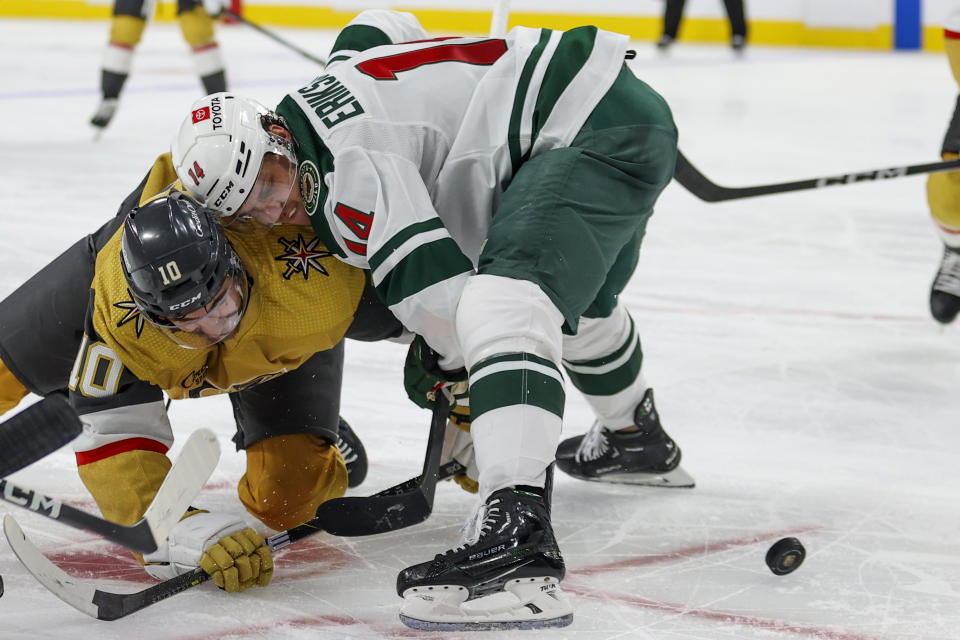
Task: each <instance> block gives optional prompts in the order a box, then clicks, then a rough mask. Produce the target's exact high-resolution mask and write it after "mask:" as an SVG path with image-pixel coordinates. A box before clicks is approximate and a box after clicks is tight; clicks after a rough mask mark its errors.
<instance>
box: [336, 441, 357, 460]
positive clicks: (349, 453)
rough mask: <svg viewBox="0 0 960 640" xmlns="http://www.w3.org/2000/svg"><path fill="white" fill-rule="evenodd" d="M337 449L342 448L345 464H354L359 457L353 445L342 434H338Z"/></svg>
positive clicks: (341, 452) (341, 453)
mask: <svg viewBox="0 0 960 640" xmlns="http://www.w3.org/2000/svg"><path fill="white" fill-rule="evenodd" d="M337 449H340V455H341V456H343V463H344V464H352V463H354V462H356V461H357V458H358V457H359V456H358V455H357V453H356V452H355V451H354V450H353V447H351V446H350V445H349V444H347V443H346V441H345V440H344V439H343V437H342V436H337Z"/></svg>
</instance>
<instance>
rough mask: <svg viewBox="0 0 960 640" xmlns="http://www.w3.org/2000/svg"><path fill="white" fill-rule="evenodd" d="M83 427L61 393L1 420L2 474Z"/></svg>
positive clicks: (32, 459)
mask: <svg viewBox="0 0 960 640" xmlns="http://www.w3.org/2000/svg"><path fill="white" fill-rule="evenodd" d="M82 429H83V425H82V424H80V418H79V417H77V414H76V412H75V411H74V410H73V407H71V406H70V403H69V402H67V399H66V398H64V397H63V396H62V395H59V394H56V395H51V396H48V397H46V398H44V399H43V400H41V401H40V402H38V403H36V404H34V405H32V406H29V407H27V408H26V409H24V410H23V411H21V412H20V413H18V414H17V415H15V416H13V417H12V418H10V419H9V420H6V421H4V422H3V423H0V478H3V477H5V476H8V475H10V474H11V473H13V472H14V471H19V470H20V469H22V468H24V467H25V466H27V465H29V464H32V463H34V462H36V461H37V460H39V459H40V458H42V457H44V456H46V455H47V454H50V453H53V452H54V451H56V450H57V449H59V448H60V447H62V446H63V445H65V444H67V443H68V442H70V441H71V440H73V439H74V438H76V437H77V436H78V435H80V431H81V430H82Z"/></svg>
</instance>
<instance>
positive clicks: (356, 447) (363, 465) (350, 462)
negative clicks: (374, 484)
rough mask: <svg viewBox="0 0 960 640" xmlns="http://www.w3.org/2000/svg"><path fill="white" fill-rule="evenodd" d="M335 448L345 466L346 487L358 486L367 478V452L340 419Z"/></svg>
mask: <svg viewBox="0 0 960 640" xmlns="http://www.w3.org/2000/svg"><path fill="white" fill-rule="evenodd" d="M336 447H337V449H339V450H340V455H342V456H343V462H344V463H345V464H346V465H347V486H348V487H350V488H351V489H352V488H353V487H357V486H359V485H360V483H361V482H363V479H364V478H366V477H367V452H366V450H365V449H364V448H363V443H362V442H360V438H358V437H357V434H356V433H354V432H353V429H351V428H350V425H349V424H347V421H346V420H344V419H343V418H342V417H341V418H340V429H339V434H338V436H337V444H336Z"/></svg>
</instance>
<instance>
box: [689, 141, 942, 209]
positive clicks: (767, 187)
mask: <svg viewBox="0 0 960 640" xmlns="http://www.w3.org/2000/svg"><path fill="white" fill-rule="evenodd" d="M956 169H960V160H947V161H944V162H929V163H925V164H913V165H907V166H903V167H888V168H885V169H871V170H869V171H858V172H855V173H844V174H840V175H833V176H823V177H820V178H809V179H807V180H795V181H792V182H778V183H774V184H762V185H756V186H752V187H723V186H720V185H718V184H716V183H714V182H712V181H711V180H710V179H709V178H707V177H706V176H705V175H703V174H702V173H700V171H699V170H698V169H697V168H696V167H694V166H693V165H692V164H690V161H689V160H687V158H686V156H684V155H683V154H682V153H678V154H677V168H676V171H675V172H674V178H675V179H676V181H677V182H679V183H680V184H681V185H682V186H683V187H684V188H685V189H687V190H688V191H689V192H690V193H692V194H693V195H694V196H696V197H697V198H700V199H701V200H705V201H707V202H723V201H726V200H737V199H740V198H753V197H756V196H766V195H772V194H775V193H789V192H791V191H804V190H807V189H820V188H822V187H832V186H839V185H844V184H858V183H861V182H870V181H877V180H889V179H891V178H901V177H903V176H912V175H918V174H923V173H937V172H940V171H952V170H956Z"/></svg>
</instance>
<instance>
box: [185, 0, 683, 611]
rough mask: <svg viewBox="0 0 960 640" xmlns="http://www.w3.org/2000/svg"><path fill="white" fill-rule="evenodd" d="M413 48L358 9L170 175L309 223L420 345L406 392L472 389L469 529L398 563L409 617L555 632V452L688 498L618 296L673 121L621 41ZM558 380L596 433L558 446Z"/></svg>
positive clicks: (659, 179) (492, 41) (202, 108)
mask: <svg viewBox="0 0 960 640" xmlns="http://www.w3.org/2000/svg"><path fill="white" fill-rule="evenodd" d="M427 37H428V36H427V34H426V33H425V32H424V31H423V29H422V28H421V27H420V25H419V23H418V22H417V21H416V19H415V18H414V17H413V16H412V15H410V14H403V13H396V12H391V11H367V12H364V13H363V14H361V15H360V16H359V17H358V18H356V19H355V20H354V21H353V22H352V23H351V24H350V25H349V26H348V27H346V28H345V29H344V30H343V31H342V32H341V34H340V36H339V37H338V39H337V41H336V44H335V45H334V51H333V53H332V56H331V58H330V63H329V64H328V66H327V69H326V72H325V73H324V74H323V75H321V76H320V77H318V78H316V79H315V80H313V81H312V82H310V83H309V84H307V85H306V86H304V87H302V88H300V89H298V90H296V91H293V92H292V93H290V94H289V95H287V96H286V97H285V98H284V99H283V101H282V102H281V103H280V105H279V106H278V108H277V110H276V113H275V114H274V113H273V112H268V111H267V110H266V109H264V108H262V107H259V106H257V105H256V103H254V102H252V101H249V100H246V99H243V98H239V97H236V96H232V95H229V94H218V95H214V96H209V97H208V98H206V99H204V100H201V101H199V102H197V103H196V104H195V105H194V106H193V108H192V111H191V114H190V115H188V116H187V118H186V120H185V121H184V123H183V125H182V126H181V129H180V131H179V133H178V136H177V138H176V140H175V141H174V145H173V159H174V164H175V166H176V167H177V170H178V173H179V175H180V177H181V179H182V180H183V183H184V185H185V186H186V187H187V188H188V189H189V190H190V191H191V193H192V194H193V195H194V196H195V197H197V198H198V199H200V200H201V201H202V202H203V204H205V205H207V206H209V207H211V208H213V209H216V210H218V211H220V212H221V214H222V215H223V216H224V217H225V219H227V220H231V219H233V218H236V217H241V218H242V217H252V218H256V219H257V220H260V221H261V222H266V223H270V222H273V221H275V220H278V219H298V218H300V217H302V216H306V217H308V218H309V220H310V222H311V224H312V225H313V227H314V228H315V230H316V232H317V234H318V236H320V237H321V239H322V240H323V241H324V242H325V244H326V245H327V246H328V247H329V248H330V249H331V250H332V251H335V252H336V253H337V255H338V256H339V257H340V258H341V259H342V260H344V261H345V262H347V263H349V264H352V265H356V266H359V267H362V268H364V269H368V270H369V271H370V272H371V275H372V279H373V283H374V284H375V285H376V289H377V292H378V294H379V295H380V296H381V298H382V300H383V301H384V302H385V303H386V304H387V305H388V306H389V307H390V309H391V310H392V311H393V312H394V313H395V314H396V316H397V317H398V318H399V319H400V320H401V321H402V322H403V324H404V325H405V326H406V327H407V328H408V329H409V330H411V331H413V332H414V333H416V334H417V335H418V338H417V339H416V340H415V341H414V343H413V345H412V346H411V352H410V357H409V358H408V371H407V372H406V374H407V375H406V376H405V378H406V380H407V381H408V382H410V381H411V380H414V381H415V380H416V378H417V372H415V371H412V370H413V369H417V368H418V369H419V370H420V371H419V373H420V374H422V376H421V377H422V378H423V379H426V380H438V381H440V383H444V384H445V385H446V386H450V385H452V384H453V383H456V382H458V381H463V380H466V379H469V407H470V412H471V414H472V427H471V435H472V437H473V440H474V445H475V450H476V463H477V467H478V470H479V494H480V500H481V505H480V507H479V509H478V512H477V515H476V517H475V529H474V534H473V535H472V536H470V537H468V538H467V539H466V540H465V541H464V542H463V544H462V545H460V546H458V547H456V548H454V549H451V550H449V551H447V552H445V553H442V554H440V555H438V556H436V558H434V559H433V560H431V561H428V562H424V563H422V564H418V565H414V566H411V567H408V568H407V569H404V570H403V571H402V572H400V574H399V576H398V579H397V591H398V593H399V594H400V595H401V596H402V597H403V598H404V603H403V606H402V609H401V619H402V620H403V621H404V623H406V624H408V625H409V626H412V627H415V628H421V629H478V628H504V627H515V628H532V627H549V626H562V625H565V624H569V623H570V622H571V621H572V617H573V613H572V608H571V607H570V604H569V602H568V601H567V599H566V597H565V596H564V595H563V594H562V593H561V590H560V588H559V583H560V582H561V580H562V579H563V577H564V563H563V559H562V557H561V554H560V550H559V548H558V545H557V542H556V538H555V536H554V534H553V528H552V525H551V522H550V484H551V483H550V481H549V479H550V476H551V471H552V463H553V462H554V459H555V456H556V457H558V464H559V466H560V467H561V469H563V470H564V471H566V472H568V473H570V474H572V475H575V476H578V477H584V478H588V479H596V480H611V479H613V480H614V481H627V482H630V481H634V482H656V483H660V484H665V485H668V486H673V485H675V484H676V483H677V482H679V484H680V485H686V486H690V484H691V481H690V479H689V477H688V476H685V475H683V474H681V473H680V470H679V467H678V466H677V465H678V464H679V461H680V450H679V448H678V447H677V446H676V444H675V443H674V442H673V440H671V439H670V438H669V436H667V434H666V433H665V432H664V431H663V429H662V427H661V425H660V423H659V417H658V414H657V412H656V410H655V408H654V404H653V395H652V391H651V390H650V389H649V387H648V385H647V383H646V382H645V380H644V378H643V376H642V375H641V373H640V369H641V363H642V352H641V349H640V343H639V338H638V337H637V334H636V331H635V328H634V323H633V321H632V319H631V318H630V316H629V314H628V313H627V311H626V310H625V309H624V308H623V306H621V305H619V304H618V302H617V297H618V294H619V293H620V291H621V290H622V289H623V287H624V286H625V285H626V282H627V281H628V279H629V278H630V276H631V274H632V273H633V270H634V268H635V266H636V264H637V260H638V254H639V247H640V242H641V240H642V238H643V234H644V231H645V227H646V223H647V220H648V219H649V217H650V215H651V214H652V212H653V206H654V202H655V201H656V199H657V197H658V196H659V194H660V192H661V191H662V190H663V188H664V187H665V186H666V185H667V183H668V182H669V181H670V179H671V177H672V175H673V169H674V164H675V160H676V141H677V131H676V127H675V126H674V123H673V119H672V116H671V113H670V110H669V108H668V107H667V105H666V103H665V102H664V101H663V99H662V98H661V97H660V96H659V95H658V94H657V93H656V92H654V91H653V90H652V89H651V88H650V87H648V86H647V85H646V84H644V83H643V82H641V81H640V80H639V79H637V78H636V77H635V76H634V75H633V73H632V72H631V71H630V70H629V69H628V68H627V67H626V66H625V64H624V57H625V54H626V50H627V42H628V40H627V37H626V36H623V35H619V34H614V33H610V32H605V31H601V30H598V29H596V28H595V27H581V28H577V29H573V30H570V31H566V32H562V31H552V30H549V29H532V28H523V27H517V28H515V29H513V30H512V31H511V32H510V33H509V34H508V35H507V36H506V37H505V38H448V39H436V40H427V39H426V38H427ZM393 43H401V44H393ZM215 109H216V111H217V113H218V116H217V118H216V119H214V118H213V117H212V114H213V112H214V110H215ZM282 140H289V141H291V142H292V143H293V144H294V145H295V147H296V150H295V152H296V156H297V164H296V177H295V185H293V184H292V183H293V182H294V179H293V178H291V177H290V175H289V171H288V167H289V163H290V161H289V159H288V158H287V152H279V153H278V152H274V151H271V149H276V148H277V147H278V145H279V141H282ZM292 186H295V188H292V189H291V187H292ZM287 192H289V197H288V198H286V199H284V196H283V194H285V193H287ZM264 194H273V195H272V196H269V197H268V196H265V195H264ZM561 367H565V368H566V370H567V372H568V374H569V377H570V380H571V381H572V382H573V384H574V386H576V387H577V388H578V389H580V390H581V391H582V392H584V394H585V395H586V397H587V399H588V401H589V402H590V403H591V405H592V407H593V409H594V411H595V412H596V414H597V418H598V421H597V424H596V425H595V427H594V429H592V430H591V432H590V433H589V434H588V436H587V437H577V438H572V439H570V440H567V441H566V442H564V443H562V444H561V445H560V447H559V450H558V447H557V444H558V441H559V437H560V427H561V418H562V414H563V406H564V401H565V391H564V377H563V375H562V373H561ZM438 386H439V385H436V386H434V388H432V389H431V388H430V386H429V385H428V386H427V387H422V386H417V385H416V384H410V385H409V386H408V392H410V393H411V397H413V398H414V399H418V398H417V396H416V394H417V393H419V392H421V391H422V390H424V389H426V390H428V392H429V391H430V390H432V391H436V390H437V387H438ZM419 400H420V401H421V403H422V404H428V402H429V400H428V398H427V397H421V398H419ZM677 474H679V480H678V479H677V477H678V476H677Z"/></svg>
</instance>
